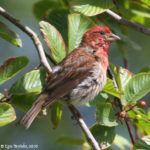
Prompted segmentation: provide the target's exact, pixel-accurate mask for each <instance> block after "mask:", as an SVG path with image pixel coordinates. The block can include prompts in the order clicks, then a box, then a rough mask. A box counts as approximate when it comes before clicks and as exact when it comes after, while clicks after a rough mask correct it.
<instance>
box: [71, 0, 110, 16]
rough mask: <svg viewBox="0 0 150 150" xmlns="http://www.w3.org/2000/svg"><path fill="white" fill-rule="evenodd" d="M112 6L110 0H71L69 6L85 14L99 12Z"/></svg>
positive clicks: (89, 14) (92, 14)
mask: <svg viewBox="0 0 150 150" xmlns="http://www.w3.org/2000/svg"><path fill="white" fill-rule="evenodd" d="M111 7H113V2H112V0H105V1H103V0H72V1H71V8H72V10H74V11H75V12H80V13H82V14H84V15H86V16H94V15H97V14H100V13H102V12H104V11H106V10H107V9H109V8H111Z"/></svg>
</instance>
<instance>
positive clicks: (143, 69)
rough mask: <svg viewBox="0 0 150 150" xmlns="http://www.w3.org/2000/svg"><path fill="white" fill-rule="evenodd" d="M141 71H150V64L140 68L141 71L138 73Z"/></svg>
mask: <svg viewBox="0 0 150 150" xmlns="http://www.w3.org/2000/svg"><path fill="white" fill-rule="evenodd" d="M140 72H150V66H146V67H144V68H142V69H140V71H139V72H138V73H140Z"/></svg>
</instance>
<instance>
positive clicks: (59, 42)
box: [39, 21, 66, 63]
mask: <svg viewBox="0 0 150 150" xmlns="http://www.w3.org/2000/svg"><path fill="white" fill-rule="evenodd" d="M39 25H40V30H41V32H42V35H43V37H44V40H45V42H46V44H47V46H48V48H49V49H50V51H51V54H52V56H53V58H54V60H55V61H56V62H57V63H58V62H60V61H61V60H62V59H63V58H64V57H65V56H66V51H65V43H64V40H63V38H62V36H61V34H60V33H59V32H58V30H57V29H56V28H55V27H54V26H52V25H51V24H49V23H48V22H45V21H41V22H40V23H39Z"/></svg>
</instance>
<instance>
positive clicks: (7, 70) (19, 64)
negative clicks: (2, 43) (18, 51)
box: [0, 56, 29, 84]
mask: <svg viewBox="0 0 150 150" xmlns="http://www.w3.org/2000/svg"><path fill="white" fill-rule="evenodd" d="M28 62H29V60H28V58H27V57H26V56H18V57H10V58H8V59H7V60H6V61H4V62H3V64H2V65H1V66H0V84H3V83H4V82H6V81H7V80H9V79H11V78H12V77H14V76H15V75H16V74H17V73H19V72H20V71H21V70H22V69H23V68H24V67H25V66H26V65H27V64H28Z"/></svg>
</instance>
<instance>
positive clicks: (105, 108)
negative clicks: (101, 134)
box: [96, 103, 118, 127]
mask: <svg viewBox="0 0 150 150" xmlns="http://www.w3.org/2000/svg"><path fill="white" fill-rule="evenodd" d="M96 119H97V121H98V123H99V124H100V125H103V126H108V127H113V126H117V125H118V123H117V122H116V121H115V120H116V117H115V111H114V109H113V107H112V104H110V103H101V104H99V105H98V106H97V108H96Z"/></svg>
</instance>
